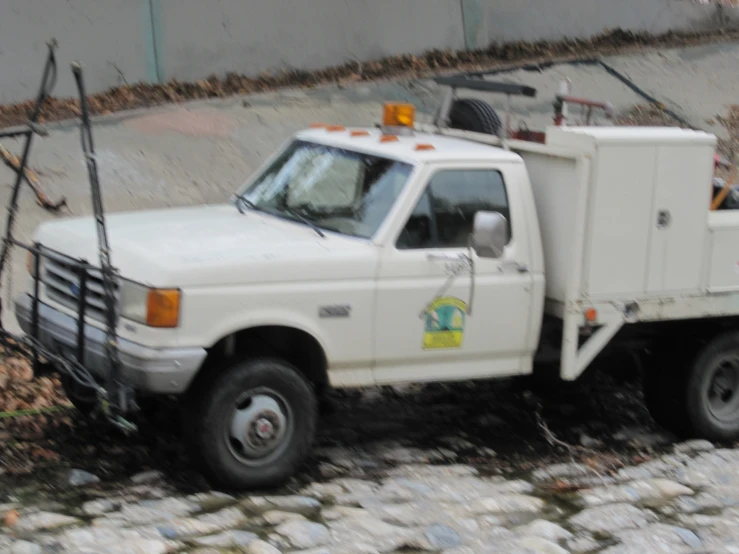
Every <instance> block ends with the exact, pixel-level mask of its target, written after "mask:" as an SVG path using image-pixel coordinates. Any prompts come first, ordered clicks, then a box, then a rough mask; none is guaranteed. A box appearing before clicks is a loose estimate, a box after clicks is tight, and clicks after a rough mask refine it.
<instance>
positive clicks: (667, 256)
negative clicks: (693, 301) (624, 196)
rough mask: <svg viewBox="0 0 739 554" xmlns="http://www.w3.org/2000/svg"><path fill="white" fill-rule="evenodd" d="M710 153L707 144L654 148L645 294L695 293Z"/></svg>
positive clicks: (708, 200)
mask: <svg viewBox="0 0 739 554" xmlns="http://www.w3.org/2000/svg"><path fill="white" fill-rule="evenodd" d="M713 152H714V150H713V147H712V146H711V145H710V144H709V145H706V144H688V145H674V144H671V145H665V146H660V147H659V148H658V152H657V160H656V161H657V165H656V168H655V190H654V203H653V210H652V225H651V233H650V241H649V242H650V244H649V270H648V273H647V282H646V286H645V288H646V292H647V293H668V292H697V291H698V290H700V288H701V285H702V283H701V277H702V275H703V267H704V264H705V263H706V257H705V254H706V238H707V234H708V210H709V207H710V204H711V190H712V189H711V179H712V176H713Z"/></svg>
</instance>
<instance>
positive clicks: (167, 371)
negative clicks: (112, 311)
mask: <svg viewBox="0 0 739 554" xmlns="http://www.w3.org/2000/svg"><path fill="white" fill-rule="evenodd" d="M32 306H33V299H32V297H31V296H30V295H29V294H21V295H20V296H18V297H17V298H16V301H15V315H16V318H17V319H18V323H19V324H20V326H21V329H23V331H24V332H25V333H28V334H30V332H31V312H32ZM84 332H85V358H84V365H85V367H86V368H87V369H88V370H89V371H90V372H91V373H92V374H93V375H94V376H95V377H96V378H99V379H101V380H104V379H105V376H106V374H107V372H108V362H107V359H106V356H105V347H104V344H105V331H103V330H102V329H98V328H97V327H93V326H92V325H89V324H87V325H85V330H84ZM38 339H39V341H40V342H41V343H42V344H43V345H44V346H45V347H46V348H48V349H49V350H51V351H52V352H57V353H60V354H62V353H71V354H73V355H74V353H76V351H77V346H76V345H77V320H76V319H75V318H73V317H71V316H69V315H67V314H65V313H63V312H60V311H59V310H57V309H55V308H52V307H51V306H49V305H47V304H44V303H43V302H39V337H38ZM118 352H119V354H120V360H121V370H122V374H123V378H124V379H126V381H127V383H128V384H129V385H130V386H131V387H133V388H134V389H136V390H137V391H139V392H146V393H152V394H180V393H184V392H185V391H186V390H187V387H188V386H189V385H190V383H191V382H192V380H193V378H194V377H195V374H196V373H197V372H198V370H199V369H200V367H201V366H202V364H203V361H204V360H205V357H206V355H207V352H206V351H205V349H204V348H161V349H158V348H149V347H146V346H141V345H140V344H136V343H134V342H131V341H128V340H122V339H118Z"/></svg>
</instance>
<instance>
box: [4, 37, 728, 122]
mask: <svg viewBox="0 0 739 554" xmlns="http://www.w3.org/2000/svg"><path fill="white" fill-rule="evenodd" d="M736 36H739V32H737V31H722V32H689V33H666V34H664V35H659V36H654V35H650V34H648V33H634V32H628V31H622V30H609V31H607V32H604V33H602V34H600V35H597V36H595V37H591V38H588V39H567V40H561V41H557V42H549V41H539V42H514V43H506V44H491V45H490V46H489V47H488V48H485V49H481V50H475V51H461V52H453V51H450V50H432V51H429V52H426V53H425V54H421V55H411V54H405V55H401V56H392V57H388V58H383V59H381V60H375V61H368V62H360V61H358V60H349V61H347V63H345V64H344V65H341V66H336V67H330V68H326V69H322V70H319V71H302V70H287V69H285V70H282V71H277V72H263V73H262V74H261V75H259V76H251V77H247V76H245V75H240V74H238V73H227V74H226V75H225V76H223V77H219V76H216V75H211V76H210V77H208V78H206V79H200V80H198V81H195V82H190V83H185V82H180V81H177V80H171V81H169V82H168V83H164V84H146V83H136V84H133V85H128V84H126V85H125V86H120V87H114V88H111V89H109V90H107V91H104V92H101V93H98V94H93V95H90V96H89V97H88V102H89V105H90V111H91V113H92V114H93V115H102V114H108V113H112V112H117V111H121V110H129V109H133V108H142V107H149V106H157V105H161V104H167V103H172V102H175V103H176V102H183V101H187V100H199V99H207V98H223V97H226V96H231V95H243V94H249V93H253V92H265V91H270V90H275V89H279V88H284V87H306V88H311V87H315V86H320V85H325V84H332V83H339V84H342V83H351V82H354V81H361V80H371V79H386V78H398V77H406V78H413V77H422V76H424V75H426V74H428V73H431V72H436V71H439V70H443V69H456V70H479V69H481V68H484V67H495V66H496V65H497V66H500V65H502V64H504V63H512V62H519V61H536V60H542V61H546V60H551V59H553V58H556V57H569V56H586V55H592V54H609V53H618V52H621V51H623V50H624V49H626V48H633V47H640V46H664V47H668V46H669V47H674V46H681V45H686V44H698V43H701V42H707V41H711V40H717V39H721V40H729V39H731V38H734V37H736ZM32 104H33V102H32V101H31V100H28V101H25V102H21V103H18V104H12V105H7V106H0V128H2V127H6V126H10V125H17V124H21V123H22V122H24V121H25V120H26V118H27V117H28V113H29V110H30V109H31V107H32ZM79 114H80V110H79V103H78V101H77V99H75V98H63V99H58V98H50V99H48V100H47V101H46V103H45V104H44V106H43V108H42V111H41V117H40V118H39V122H40V123H43V122H45V121H58V120H61V119H70V118H75V117H78V116H79Z"/></svg>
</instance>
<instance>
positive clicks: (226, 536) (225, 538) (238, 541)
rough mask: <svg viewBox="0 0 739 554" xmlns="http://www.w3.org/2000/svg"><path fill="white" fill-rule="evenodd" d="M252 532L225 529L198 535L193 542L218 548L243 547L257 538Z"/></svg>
mask: <svg viewBox="0 0 739 554" xmlns="http://www.w3.org/2000/svg"><path fill="white" fill-rule="evenodd" d="M257 538H258V537H257V536H256V535H255V534H254V533H249V532H247V531H225V532H223V533H218V534H217V535H208V536H207V537H198V538H196V539H194V540H193V542H194V543H195V544H197V545H200V546H215V547H218V548H244V547H246V546H249V545H250V544H251V543H253V542H254V541H256V540H257Z"/></svg>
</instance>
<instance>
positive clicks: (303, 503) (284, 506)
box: [264, 496, 321, 513]
mask: <svg viewBox="0 0 739 554" xmlns="http://www.w3.org/2000/svg"><path fill="white" fill-rule="evenodd" d="M264 499H265V500H266V501H267V503H268V504H270V505H272V506H274V507H276V508H278V509H279V510H282V511H283V512H300V513H305V512H313V511H315V510H318V509H319V508H320V507H321V503H320V502H319V501H318V500H316V499H315V498H310V497H309V496H267V497H265V498H264Z"/></svg>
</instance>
